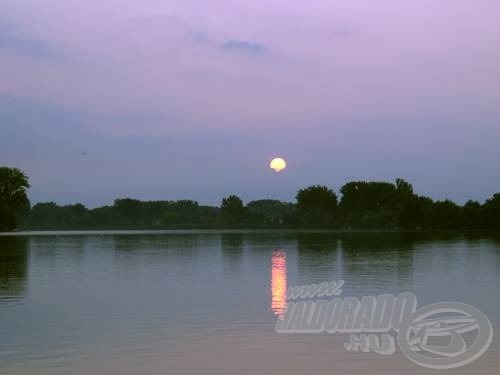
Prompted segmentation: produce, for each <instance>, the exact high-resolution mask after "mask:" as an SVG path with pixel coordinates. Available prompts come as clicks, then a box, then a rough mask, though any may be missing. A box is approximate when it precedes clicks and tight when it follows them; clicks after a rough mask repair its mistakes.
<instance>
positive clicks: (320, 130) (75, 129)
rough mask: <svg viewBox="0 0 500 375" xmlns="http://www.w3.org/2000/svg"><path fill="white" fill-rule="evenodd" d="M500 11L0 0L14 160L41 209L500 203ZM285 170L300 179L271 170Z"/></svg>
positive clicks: (1, 84) (486, 3) (452, 2)
mask: <svg viewBox="0 0 500 375" xmlns="http://www.w3.org/2000/svg"><path fill="white" fill-rule="evenodd" d="M499 15H500V2H499V1H498V0H474V1H470V0H440V1H436V0H430V1H427V0H380V1H366V0H365V1H356V0H349V1H335V0H328V1H323V0H320V1H310V0H307V1H305V0H296V1H292V2H290V1H283V0H279V1H276V0H274V1H269V0H266V1H264V0H251V1H250V0H245V1H242V0H232V1H229V0H210V1H208V0H200V1H195V0H191V1H189V0H171V1H163V0H161V1H160V0H145V1H137V0H133V1H132V0H85V1H81V0H66V1H55V0H44V1H36V0H23V1H19V0H2V1H1V2H0V164H4V165H8V166H16V167H19V168H21V169H23V170H25V171H26V172H27V173H28V175H29V176H30V178H31V183H32V189H31V191H30V197H31V199H32V201H33V202H38V201H47V200H53V201H56V202H59V203H74V202H82V203H84V204H87V205H89V206H96V205H101V204H108V203H111V202H112V200H113V199H114V198H119V197H134V198H139V199H182V198H191V199H196V200H199V201H200V202H201V203H208V204H218V203H219V202H220V199H221V198H222V197H223V196H225V195H228V194H230V193H237V194H238V195H240V196H241V197H242V198H243V199H244V201H246V202H248V201H249V200H252V199H257V198H263V197H269V198H277V199H282V200H292V199H293V197H294V195H295V192H296V191H297V189H299V188H301V187H305V186H308V185H310V184H326V185H328V186H330V187H332V188H334V189H335V190H337V189H338V188H339V187H340V186H341V185H342V184H343V183H345V182H346V181H349V180H357V179H365V180H372V179H373V180H389V181H390V180H394V179H395V178H396V177H402V178H405V179H407V180H409V181H410V182H412V183H413V184H414V187H415V190H416V191H417V192H418V193H421V194H425V195H429V196H431V197H433V198H435V199H443V198H451V199H454V200H456V201H458V202H464V201H465V200H467V199H468V198H474V199H478V200H481V201H482V200H484V199H485V198H487V197H488V196H490V195H492V193H494V192H498V191H500V170H499V162H500V146H499V145H500V22H498V16H499ZM273 156H282V157H284V158H285V159H286V160H287V162H288V165H289V167H288V169H287V170H286V171H285V172H283V173H280V174H276V173H274V172H272V171H270V170H269V169H268V166H267V164H268V162H269V160H270V159H271V158H272V157H273Z"/></svg>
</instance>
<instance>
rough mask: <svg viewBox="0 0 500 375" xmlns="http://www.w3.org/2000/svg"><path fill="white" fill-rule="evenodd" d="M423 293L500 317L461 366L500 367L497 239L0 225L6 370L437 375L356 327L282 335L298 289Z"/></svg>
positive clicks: (1, 349)
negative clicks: (9, 230)
mask: <svg viewBox="0 0 500 375" xmlns="http://www.w3.org/2000/svg"><path fill="white" fill-rule="evenodd" d="M333 280H344V281H345V284H344V285H343V286H342V294H341V296H342V297H348V296H355V297H358V298H360V299H361V297H362V296H365V295H380V294H388V293H391V294H399V293H402V292H407V291H408V292H412V293H414V294H415V296H417V298H418V306H419V307H421V306H425V305H428V304H431V303H437V302H444V301H457V302H463V303H466V304H469V305H472V306H474V307H476V308H478V309H480V310H481V311H482V312H483V313H484V314H485V315H486V316H487V317H488V318H489V320H490V321H491V324H492V326H493V330H494V332H495V333H496V335H495V334H494V335H493V341H492V343H491V346H490V348H489V349H488V351H487V352H486V353H484V354H483V355H482V356H481V357H480V358H479V359H477V360H476V361H474V362H472V363H470V364H468V365H466V366H464V367H460V368H457V369H455V370H452V371H453V373H454V374H471V373H474V374H493V373H497V374H498V373H499V370H498V369H499V368H500V340H499V339H498V333H499V332H500V300H499V296H500V238H495V237H484V236H481V235H461V234H437V235H436V234H434V235H430V234H424V233H418V234H416V233H324V232H317V233H313V232H310V233H308V232H223V233H218V232H210V231H201V232H192V231H177V232H176V231H165V232H151V233H150V232H113V233H104V232H103V233H99V232H92V233H69V234H63V233H48V234H41V233H32V234H30V235H16V236H0V374H23V375H30V374H51V375H54V374H65V375H66V374H77V375H78V374H120V375H123V374H159V373H163V374H169V375H177V374H214V375H215V374H217V375H220V374H235V373H238V374H287V375H290V374H304V373H306V372H314V373H315V374H332V373H339V374H342V373H348V374H367V373H369V374H388V373H389V374H392V373H393V374H401V373H403V372H404V373H406V374H434V373H436V374H437V373H443V371H442V370H433V369H427V368H424V367H421V366H419V365H417V364H415V363H413V362H411V361H410V360H409V359H408V358H406V357H405V356H404V354H403V353H401V352H400V351H398V350H397V351H396V353H394V354H392V355H390V356H383V355H380V354H376V353H373V352H370V353H364V352H355V351H348V350H346V349H345V347H344V344H345V343H346V342H348V340H349V335H346V334H277V333H276V332H275V325H276V321H277V318H278V316H282V315H283V313H284V311H285V303H286V296H285V293H286V290H287V288H288V287H291V286H296V285H302V284H311V283H320V282H325V281H333Z"/></svg>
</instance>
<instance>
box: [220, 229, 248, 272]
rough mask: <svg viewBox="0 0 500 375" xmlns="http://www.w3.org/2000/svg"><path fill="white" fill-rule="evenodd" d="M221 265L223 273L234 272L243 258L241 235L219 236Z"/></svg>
mask: <svg viewBox="0 0 500 375" xmlns="http://www.w3.org/2000/svg"><path fill="white" fill-rule="evenodd" d="M220 241H221V249H222V263H223V266H224V270H225V271H236V270H237V269H239V268H240V266H241V261H242V257H243V241H244V234H243V233H224V234H221V238H220Z"/></svg>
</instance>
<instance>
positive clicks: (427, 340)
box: [398, 302, 493, 369]
mask: <svg viewBox="0 0 500 375" xmlns="http://www.w3.org/2000/svg"><path fill="white" fill-rule="evenodd" d="M492 339H493V328H492V326H491V322H490V321H489V320H488V318H487V317H486V316H485V315H484V314H483V313H482V312H481V311H480V310H478V309H476V308H475V307H472V306H470V305H467V304H464V303H458V302H441V303H435V304H432V305H428V306H425V307H423V308H421V309H418V310H417V311H415V312H414V313H413V314H412V315H411V316H410V317H408V318H407V319H405V320H404V321H403V323H402V326H401V327H400V329H399V332H398V343H399V347H400V348H401V351H402V352H403V353H404V354H405V355H406V356H407V357H408V358H409V359H410V360H411V361H413V362H415V363H416V364H418V365H421V366H424V367H428V368H433V369H450V368H456V367H460V366H463V365H466V364H468V363H470V362H472V361H474V360H475V359H477V358H479V357H480V356H481V355H482V354H483V353H484V352H485V351H486V350H487V349H488V347H489V346H490V344H491V341H492Z"/></svg>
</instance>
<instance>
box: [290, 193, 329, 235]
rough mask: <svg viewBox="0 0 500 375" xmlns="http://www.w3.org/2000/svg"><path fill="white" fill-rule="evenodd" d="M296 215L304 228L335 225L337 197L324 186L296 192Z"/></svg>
mask: <svg viewBox="0 0 500 375" xmlns="http://www.w3.org/2000/svg"><path fill="white" fill-rule="evenodd" d="M296 199H297V215H298V217H299V220H300V222H301V223H302V224H303V225H304V226H306V227H317V228H328V227H333V226H334V224H335V213H336V211H337V195H336V194H335V193H334V192H333V190H331V189H329V188H328V187H326V186H320V185H314V186H310V187H308V188H306V189H301V190H299V191H298V193H297V196H296Z"/></svg>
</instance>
